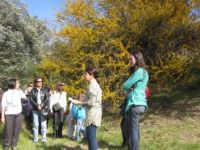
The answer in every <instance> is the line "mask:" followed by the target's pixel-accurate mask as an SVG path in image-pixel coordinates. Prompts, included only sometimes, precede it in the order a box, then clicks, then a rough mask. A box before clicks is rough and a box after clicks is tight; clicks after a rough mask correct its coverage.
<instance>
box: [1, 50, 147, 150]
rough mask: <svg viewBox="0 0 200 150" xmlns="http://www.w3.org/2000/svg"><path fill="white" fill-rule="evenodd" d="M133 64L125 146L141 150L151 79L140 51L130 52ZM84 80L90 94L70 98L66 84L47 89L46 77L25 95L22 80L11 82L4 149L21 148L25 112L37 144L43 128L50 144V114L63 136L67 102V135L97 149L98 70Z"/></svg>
mask: <svg viewBox="0 0 200 150" xmlns="http://www.w3.org/2000/svg"><path fill="white" fill-rule="evenodd" d="M129 62H130V75H129V76H128V79H127V80H126V81H125V82H124V83H123V88H124V90H125V91H126V93H127V94H126V96H125V103H124V104H125V105H124V111H123V121H122V124H121V126H122V131H123V132H122V135H123V145H128V147H129V149H130V150H139V140H140V133H139V116H140V114H141V113H142V112H144V111H145V109H146V108H147V100H146V97H145V88H146V86H147V83H148V79H149V76H148V73H147V71H146V69H145V67H146V65H145V62H144V58H143V56H142V53H141V52H140V51H133V52H130V56H129ZM84 77H85V80H86V81H88V82H89V86H88V88H87V91H86V93H85V94H80V95H79V96H78V97H77V98H75V97H69V98H68V99H67V93H66V92H65V91H63V87H64V83H62V82H59V83H58V84H57V85H56V88H55V90H51V89H50V88H48V87H46V86H43V80H42V78H36V79H35V80H34V84H30V85H29V87H28V88H27V90H26V91H25V92H23V91H22V90H21V89H20V83H19V80H17V79H10V80H9V81H8V84H7V85H8V90H7V91H5V92H4V93H3V96H2V101H1V122H2V123H3V124H5V128H4V141H3V148H4V150H7V149H9V147H10V146H11V147H12V149H13V150H16V149H17V142H18V140H19V134H20V130H21V124H22V118H23V116H22V113H23V114H24V115H25V116H26V117H27V116H28V117H30V118H31V124H32V129H33V141H34V142H36V143H37V142H38V141H39V129H41V135H42V138H41V141H42V142H46V140H47V138H46V133H47V121H48V117H49V114H52V116H53V137H55V138H57V137H62V136H63V134H62V131H63V124H64V116H65V112H66V109H67V101H68V102H69V103H70V105H69V109H70V111H69V114H68V115H67V122H68V126H67V129H68V131H67V136H68V137H69V138H73V139H76V140H78V141H79V140H81V134H82V135H83V138H86V139H87V141H88V149H89V150H97V149H98V143H97V138H96V133H97V127H99V126H100V125H101V120H102V89H101V87H100V84H99V81H98V80H97V78H98V75H97V69H96V68H87V69H86V70H85V74H84ZM125 126H126V127H125ZM124 127H125V129H126V130H124ZM75 128H76V130H75ZM75 131H76V132H75ZM74 132H75V135H74Z"/></svg>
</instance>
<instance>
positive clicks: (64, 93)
mask: <svg viewBox="0 0 200 150" xmlns="http://www.w3.org/2000/svg"><path fill="white" fill-rule="evenodd" d="M62 100H63V106H64V112H65V111H66V107H67V93H66V92H63V99H62Z"/></svg>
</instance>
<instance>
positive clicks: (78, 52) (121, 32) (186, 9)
mask: <svg viewBox="0 0 200 150" xmlns="http://www.w3.org/2000/svg"><path fill="white" fill-rule="evenodd" d="M191 10H192V7H191V5H190V4H188V3H187V2H186V1H182V0H178V1H173V0H168V1H160V0H129V1H125V0H101V1H95V0H75V1H74V0H72V1H66V7H65V9H64V10H63V11H62V12H59V13H58V14H57V17H58V21H59V22H60V23H61V24H62V28H61V29H60V31H59V32H58V33H57V35H58V36H60V37H62V38H63V39H64V40H62V41H60V42H59V41H58V42H57V43H55V44H54V45H53V47H52V55H51V56H49V57H48V58H46V59H45V60H44V61H43V63H42V67H40V69H41V70H43V71H45V72H48V78H49V79H48V80H50V79H52V80H50V81H51V83H52V84H54V83H55V80H54V79H59V80H63V81H65V82H66V83H67V85H68V87H67V88H66V89H67V90H68V91H69V93H70V94H73V92H74V91H75V90H76V91H77V92H81V91H82V89H83V88H84V87H85V84H84V82H83V80H82V77H81V75H82V74H83V70H84V69H85V68H86V66H91V65H92V66H96V67H97V68H98V69H99V71H100V81H101V87H102V89H103V92H104V100H112V101H113V102H114V108H115V106H117V103H118V102H119V100H121V99H122V96H123V94H122V93H123V92H122V89H121V85H122V82H123V81H124V80H125V79H126V78H127V76H128V71H127V70H128V67H129V66H128V51H129V50H133V49H140V50H142V52H143V54H144V56H145V59H146V62H147V65H148V66H149V72H150V77H151V78H150V79H151V83H152V84H159V86H161V85H163V86H166V85H167V86H168V85H173V84H175V83H176V84H177V83H179V82H180V81H185V80H187V78H186V76H187V75H188V74H189V73H190V72H191V67H190V66H189V64H193V63H194V61H195V59H194V58H197V56H199V46H200V44H199V40H200V38H199V37H200V36H199V34H200V24H199V22H197V21H194V20H193V18H192V17H190V16H189V14H190V12H191ZM46 77H47V76H46ZM53 78H54V79H53ZM183 79H184V80H183Z"/></svg>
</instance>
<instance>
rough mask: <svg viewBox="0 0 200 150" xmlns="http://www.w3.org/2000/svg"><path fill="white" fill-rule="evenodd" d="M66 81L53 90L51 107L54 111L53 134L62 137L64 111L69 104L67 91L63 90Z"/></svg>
mask: <svg viewBox="0 0 200 150" xmlns="http://www.w3.org/2000/svg"><path fill="white" fill-rule="evenodd" d="M63 87H64V83H62V82H60V83H58V84H57V85H56V90H55V91H52V92H51V97H50V109H51V112H53V136H54V137H55V138H57V137H62V129H63V121H64V112H65V111H66V106H67V98H66V95H67V93H66V92H64V91H63Z"/></svg>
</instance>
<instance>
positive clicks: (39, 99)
mask: <svg viewBox="0 0 200 150" xmlns="http://www.w3.org/2000/svg"><path fill="white" fill-rule="evenodd" d="M37 90H38V95H37V103H38V105H41V103H42V101H41V97H40V90H41V89H40V88H37Z"/></svg>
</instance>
